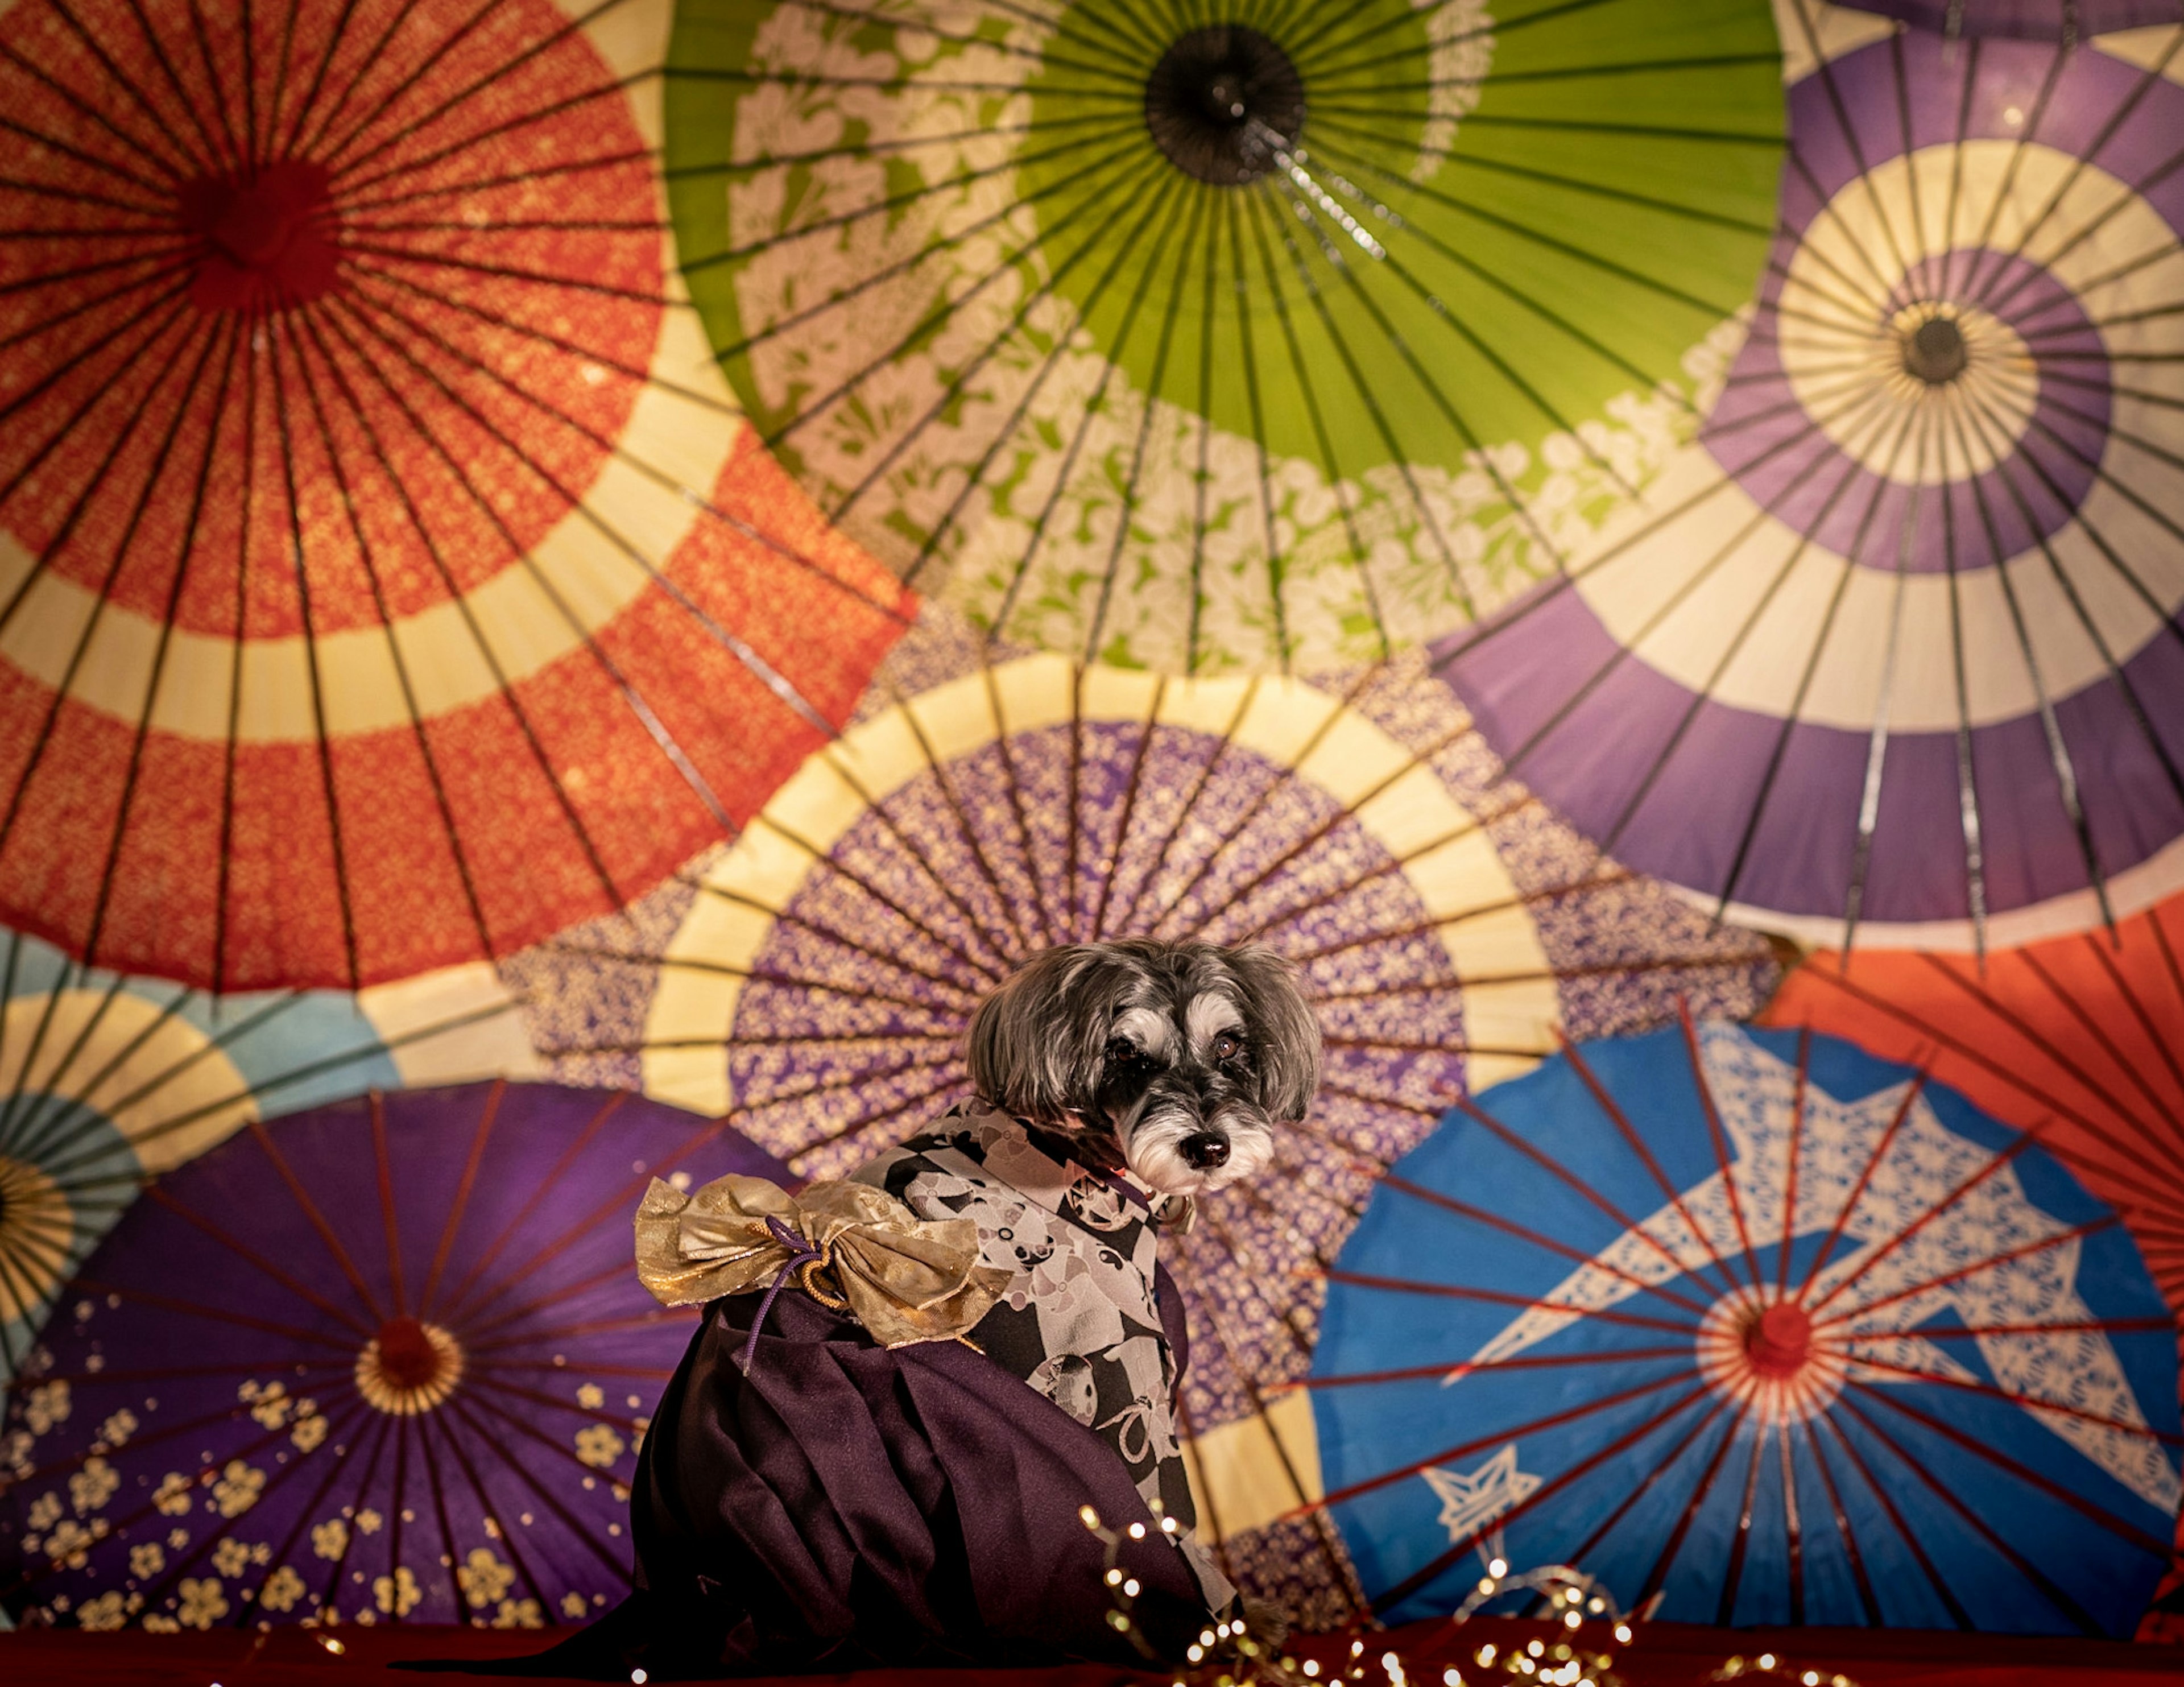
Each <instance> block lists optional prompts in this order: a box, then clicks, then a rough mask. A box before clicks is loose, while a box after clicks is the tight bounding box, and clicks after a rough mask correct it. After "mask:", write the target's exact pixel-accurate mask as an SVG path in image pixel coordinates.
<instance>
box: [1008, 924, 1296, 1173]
mask: <svg viewBox="0 0 2184 1687" xmlns="http://www.w3.org/2000/svg"><path fill="white" fill-rule="evenodd" d="M1231 1044H1234V1047H1232V1046H1231ZM1319 1062H1320V1039H1319V1023H1318V1021H1317V1020H1316V1019H1315V1018H1314V1017H1313V1016H1312V1009H1311V1008H1310V1007H1309V1006H1307V1005H1306V1003H1305V999H1304V997H1303V995H1302V994H1301V993H1300V991H1299V990H1298V988H1297V985H1296V981H1295V975H1294V973H1293V972H1291V970H1290V965H1289V963H1288V962H1287V961H1285V960H1283V959H1282V958H1281V957H1280V956H1279V955H1275V954H1274V953H1273V951H1272V950H1270V949H1259V948H1256V947H1251V948H1243V949H1223V948H1219V947H1217V946H1216V945H1215V944H1208V943H1163V942H1159V941H1157V940H1155V939H1153V938H1128V939H1125V940H1123V941H1120V942H1115V943H1096V944H1073V945H1071V946H1069V947H1067V948H1062V949H1048V950H1047V951H1045V953H1044V954H1042V955H1036V956H1034V958H1033V959H1032V960H1030V961H1029V962H1028V963H1027V964H1026V965H1025V966H1024V967H1023V968H1022V971H1020V972H1017V973H1016V974H1015V975H1014V976H1012V977H1010V978H1009V979H1007V980H1006V982H1004V983H1002V984H1001V986H1000V988H998V989H996V990H995V992H994V993H993V994H991V995H990V996H989V997H987V998H986V999H985V1000H984V1001H983V1002H982V1003H980V1004H979V1005H978V1012H977V1013H976V1015H974V1016H972V1021H971V1047H970V1066H971V1082H972V1086H973V1087H974V1088H977V1090H978V1093H979V1094H981V1095H983V1097H984V1098H985V1099H986V1100H988V1101H989V1102H991V1103H992V1104H993V1105H995V1106H996V1107H999V1108H1000V1109H1001V1110H1002V1111H1005V1112H1008V1113H1011V1114H1013V1115H1015V1116H1017V1117H1018V1118H1023V1119H1029V1120H1031V1121H1033V1122H1034V1123H1038V1124H1042V1125H1045V1126H1048V1127H1053V1128H1058V1129H1062V1130H1067V1131H1070V1132H1073V1133H1078V1134H1079V1135H1080V1136H1081V1138H1082V1139H1084V1143H1085V1146H1086V1148H1087V1149H1088V1150H1089V1157H1092V1158H1095V1159H1100V1160H1106V1161H1109V1162H1110V1163H1112V1161H1113V1160H1115V1159H1119V1160H1120V1161H1121V1162H1122V1163H1123V1164H1124V1165H1126V1166H1128V1167H1129V1169H1130V1170H1131V1171H1132V1172H1134V1173H1135V1174H1136V1175H1137V1176H1138V1177H1139V1178H1140V1179H1141V1180H1143V1181H1144V1182H1145V1183H1147V1184H1149V1185H1151V1187H1152V1188H1153V1189H1157V1190H1159V1191H1161V1192H1162V1194H1175V1195H1195V1194H1205V1193H1206V1192H1207V1191H1209V1190H1212V1189H1220V1188H1222V1187H1223V1186H1224V1185H1226V1184H1229V1183H1235V1182H1237V1181H1239V1180H1240V1179H1242V1178H1248V1177H1250V1176H1251V1175H1252V1174H1253V1173H1255V1172H1258V1171H1259V1170H1260V1169H1261V1168H1262V1167H1263V1166H1265V1165H1266V1164H1267V1162H1268V1161H1270V1160H1271V1159H1273V1152H1274V1137H1273V1130H1274V1127H1275V1126H1276V1125H1278V1124H1282V1123H1292V1122H1295V1121H1297V1120H1300V1119H1301V1118H1303V1117H1304V1116H1305V1113H1306V1111H1307V1110H1308V1109H1309V1108H1310V1107H1311V1105H1312V1094H1313V1092H1314V1091H1315V1090H1317V1089H1318V1087H1319ZM1106 1144H1112V1146H1111V1147H1110V1146H1107V1145H1106Z"/></svg>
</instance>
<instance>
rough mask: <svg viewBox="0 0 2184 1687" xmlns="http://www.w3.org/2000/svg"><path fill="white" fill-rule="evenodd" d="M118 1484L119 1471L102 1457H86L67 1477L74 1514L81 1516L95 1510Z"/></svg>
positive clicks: (111, 1495)
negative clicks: (72, 1473) (73, 1502)
mask: <svg viewBox="0 0 2184 1687" xmlns="http://www.w3.org/2000/svg"><path fill="white" fill-rule="evenodd" d="M120 1485H121V1473H120V1471H118V1470H116V1469H115V1468H114V1467H113V1466H112V1465H110V1464H109V1463H108V1462H106V1461H105V1460H104V1459H97V1458H95V1459H86V1460H85V1461H84V1463H83V1468H82V1469H81V1470H79V1471H78V1472H76V1473H75V1475H74V1476H71V1477H70V1478H69V1498H70V1500H73V1501H75V1514H76V1515H77V1516H78V1517H81V1516H83V1514H84V1513H85V1512H95V1511H97V1509H98V1508H99V1507H100V1506H103V1505H104V1504H105V1503H106V1502H107V1501H108V1500H110V1499H112V1498H113V1497H114V1489H117V1488H119V1487H120Z"/></svg>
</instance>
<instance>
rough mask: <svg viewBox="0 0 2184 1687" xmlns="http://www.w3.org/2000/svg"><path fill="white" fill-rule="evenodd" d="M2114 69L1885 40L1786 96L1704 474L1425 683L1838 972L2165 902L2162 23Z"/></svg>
mask: <svg viewBox="0 0 2184 1687" xmlns="http://www.w3.org/2000/svg"><path fill="white" fill-rule="evenodd" d="M1805 47H1806V48H1807V51H1808V55H1810V56H1814V57H1817V56H1818V55H1819V53H1820V51H1821V48H1820V46H1819V42H1818V40H1817V38H1814V39H1811V40H1808V41H1807V42H1805ZM2140 49H2143V50H2142V51H2141V50H2140ZM2134 50H2135V51H2139V56H2140V58H2142V59H2143V60H2144V62H2142V63H2140V62H2131V61H2127V60H2126V59H2125V58H2120V57H2117V56H2114V54H2112V53H2109V52H2107V51H2104V50H2102V49H2101V47H2099V46H2098V44H2096V45H2081V46H2079V47H2075V49H2068V50H2066V49H2063V48H2059V47H2054V46H2052V45H2048V44H2042V43H2035V42H2020V41H2013V40H2003V39H1989V38H1982V39H1976V40H1967V41H1964V42H1955V43H1951V42H1946V41H1944V40H1943V39H1942V37H1940V36H1936V35H1932V34H1929V33H1925V32H1923V31H1902V32H1899V33H1897V34H1895V35H1894V36H1891V37H1890V38H1888V39H1886V40H1883V41H1880V42H1874V43H1872V44H1870V45H1868V46H1865V47H1860V48H1858V49H1857V50H1856V51H1853V52H1851V53H1847V54H1845V55H1844V56H1842V57H1841V58H1836V59H1833V60H1831V61H1828V62H1825V63H1822V64H1819V67H1818V69H1817V70H1815V71H1814V74H1812V75H1808V76H1807V77H1806V78H1805V79H1804V80H1803V81H1801V82H1799V83H1797V85H1796V86H1793V87H1792V88H1791V90H1790V95H1789V98H1790V114H1791V125H1790V127H1791V153H1790V159H1789V162H1788V164H1787V165H1786V175H1785V178H1784V198H1783V228H1782V231H1781V233H1780V237H1779V238H1778V241H1777V245H1776V252H1775V262H1774V264H1773V267H1772V270H1771V272H1770V274H1769V278H1768V281H1767V282H1766V283H1765V285H1764V287H1763V291H1762V294H1761V298H1760V302H1759V308H1758V314H1757V315H1756V316H1755V318H1754V320H1753V322H1752V328H1751V332H1750V335H1749V337H1748V339H1747V343H1746V345H1745V347H1744V349H1743V351H1742V353H1741V354H1740V355H1739V357H1738V358H1737V359H1736V363H1735V365H1734V366H1733V367H1732V369H1731V371H1730V375H1729V376H1728V380H1727V384H1726V387H1725V389H1724V393H1723V394H1722V397H1721V398H1720V400H1719V404H1717V406H1716V407H1715V409H1714V410H1713V413H1712V415H1710V417H1709V419H1708V422H1707V424H1706V426H1705V427H1704V429H1703V430H1702V434H1701V436H1700V437H1699V439H1698V441H1697V443H1694V444H1693V445H1691V447H1690V448H1687V449H1686V450H1685V452H1684V453H1683V454H1681V455H1680V457H1678V458H1676V459H1674V460H1672V461H1671V463H1670V464H1669V466H1668V467H1667V468H1666V469H1665V470H1663V472H1662V474H1661V476H1659V477H1658V480H1657V481H1656V482H1654V483H1653V485H1652V487H1649V488H1648V490H1647V492H1646V495H1645V497H1644V498H1642V499H1641V500H1640V501H1639V502H1638V503H1637V504H1635V506H1634V507H1632V508H1630V509H1626V510H1625V511H1624V512H1622V513H1621V514H1620V515H1619V516H1618V517H1617V518H1616V519H1615V520H1614V521H1612V522H1611V523H1610V525H1609V526H1608V527H1607V529H1606V530H1604V531H1603V533H1602V538H1601V541H1600V543H1597V544H1596V545H1595V546H1594V547H1592V548H1591V549H1589V550H1588V551H1586V552H1585V553H1582V554H1580V555H1578V556H1576V557H1574V558H1573V559H1572V560H1571V563H1570V565H1569V567H1568V571H1567V572H1566V574H1565V575H1564V576H1563V578H1561V579H1558V580H1557V581H1555V582H1552V584H1551V585H1549V586H1547V587H1543V588H1541V590H1540V591H1539V592H1537V593H1535V594H1534V595H1533V596H1532V597H1531V598H1530V599H1528V600H1526V601H1525V602H1524V603H1523V604H1519V605H1518V606H1516V607H1515V608H1513V610H1511V611H1510V612H1509V613H1508V614H1507V615H1506V616H1504V617H1503V618H1502V619H1501V620H1500V621H1498V622H1497V623H1496V625H1495V626H1493V627H1491V628H1490V629H1489V630H1487V631H1485V632H1482V633H1478V634H1473V635H1466V636H1460V637H1456V638H1453V639H1451V640H1450V641H1448V642H1447V643H1445V644H1444V645H1443V646H1442V647H1441V648H1440V651H1439V660H1440V665H1441V671H1443V673H1444V674H1445V675H1446V676H1447V677H1448V678H1449V679H1450V680H1451V682H1453V683H1454V685H1455V686H1456V688H1457V690H1458V691H1459V692H1460V693H1462V695H1463V698H1464V699H1465V700H1466V701H1467V702H1468V704H1470V705H1471V707H1472V708H1473V710H1474V711H1475V712H1476V714H1477V715H1478V717H1479V724H1480V727H1481V728H1482V730H1484V731H1485V733H1486V735H1487V737H1488V738H1490V740H1492V742H1493V743H1494V744H1495V746H1496V749H1499V750H1501V751H1502V754H1503V755H1504V756H1505V757H1506V758H1507V761H1508V763H1509V764H1510V766H1511V768H1512V770H1513V771H1514V772H1515V773H1516V774H1517V775H1518V777H1522V778H1524V780H1526V781H1527V782H1529V784H1530V785H1531V786H1532V787H1533V788H1535V789H1536V790H1538V791H1539V792H1540V793H1541V794H1542V795H1543V796H1545V797H1546V799H1548V800H1549V801H1551V802H1552V803H1553V804H1555V805H1557V808H1558V809H1559V810H1561V811H1562V812H1563V813H1564V814H1566V815H1568V816H1569V817H1570V818H1571V819H1572V820H1573V821H1574V822H1575V823H1576V824H1577V825H1578V827H1580V829H1581V830H1582V831H1584V832H1586V833H1588V834H1589V835H1590V836H1591V837H1592V838H1595V839H1596V840H1597V841H1598V842H1599V843H1600V844H1601V845H1602V848H1604V849H1608V850H1610V851H1613V852H1614V853H1615V854H1616V855H1618V856H1619V858H1620V859H1622V860H1626V861H1629V862H1630V863H1631V864H1632V865H1634V866H1639V867H1641V868H1644V869H1646V870H1647V871H1652V872H1656V873H1658V874H1660V875H1661V876H1663V877H1666V878H1668V879H1670V880H1672V881H1674V882H1676V883H1678V884H1680V885H1683V886H1685V887H1687V888H1690V889H1691V890H1692V891H1694V892H1696V893H1697V894H1700V895H1701V896H1702V898H1703V899H1705V900H1706V901H1707V903H1708V904H1709V905H1713V906H1716V907H1718V908H1721V909H1725V910H1731V911H1733V912H1735V913H1736V914H1737V915H1738V916H1740V917H1748V918H1750V919H1752V920H1753V921H1758V922H1760V923H1763V924H1767V925H1769V926H1771V927H1777V928H1782V927H1787V928H1790V929H1793V930H1797V931H1798V932H1800V933H1802V934H1804V935H1807V936H1810V937H1812V938H1815V939H1817V940H1825V941H1828V942H1830V943H1833V944H1837V945H1841V944H1845V943H1846V942H1847V940H1848V938H1850V937H1853V936H1855V935H1857V934H1858V933H1864V934H1867V935H1869V937H1870V938H1872V939H1873V940H1875V941H1878V942H1882V943H1885V944H1891V945H1893V946H1924V947H1937V948H1953V949H1978V948H1982V947H1984V946H1986V944H1990V943H1994V944H2001V943H2015V942H2020V941H2025V940H2028V939H2030V938H2035V937H2038V936H2042V935H2046V934H2050V933H2054V932H2057V931H2062V930H2073V929H2084V928H2087V927H2091V926H2093V925H2096V924H2098V923H2100V922H2102V921H2103V920H2104V919H2107V918H2111V917H2114V916H2117V915H2120V914H2122V913H2125V912H2127V911H2129V910H2131V909H2134V908H2137V907H2140V906H2144V905H2148V904H2149V903H2151V902H2152V901H2153V900H2154V899H2157V898H2159V896H2161V895H2162V894H2165V893H2166V892H2168V891H2170V890H2173V889H2174V888H2176V886H2177V885H2178V883H2179V882H2184V843H2180V836H2184V724H2180V723H2184V709H2181V708H2180V703H2184V631H2180V628H2179V626H2178V623H2177V621H2176V618H2175V617H2176V610H2177V608H2178V605H2179V604H2180V601H2184V520H2180V516H2179V513H2178V512H2179V511H2184V450H2180V447H2184V413H2180V411H2179V409H2178V407H2177V388H2176V384H2175V378H2174V374H2173V371H2174V370H2175V369H2176V366H2177V359H2179V357H2180V355H2184V309H2180V305H2184V246H2180V243H2179V231H2180V229H2184V171H2180V170H2179V168H2178V166H2179V164H2180V163H2184V153H2181V152H2180V150H2179V147H2180V136H2184V86H2179V85H2178V84H2177V82H2176V81H2175V80H2173V79H2172V77H2173V75H2174V73H2175V72H2176V71H2177V70H2179V69H2180V67H2184V28H2180V29H2177V30H2174V31H2170V32H2169V33H2168V34H2167V35H2165V36H2159V39H2158V40H2156V41H2154V42H2152V43H2151V45H2150V46H2149V45H2148V43H2146V42H2139V43H2138V44H2137V48H2135V49H2134Z"/></svg>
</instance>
